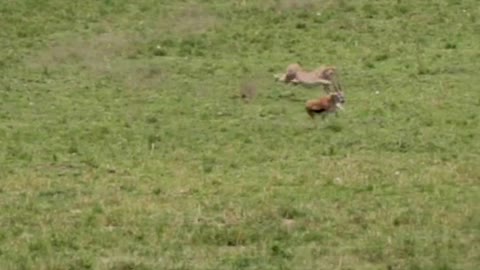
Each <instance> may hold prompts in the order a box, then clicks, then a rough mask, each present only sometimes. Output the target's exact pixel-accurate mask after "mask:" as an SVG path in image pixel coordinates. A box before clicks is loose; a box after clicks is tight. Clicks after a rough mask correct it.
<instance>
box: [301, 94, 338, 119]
mask: <svg viewBox="0 0 480 270" xmlns="http://www.w3.org/2000/svg"><path fill="white" fill-rule="evenodd" d="M344 102H345V99H344V98H343V94H342V93H341V92H335V93H333V94H330V95H328V96H324V97H321V98H317V99H311V100H308V101H307V102H306V103H305V110H306V111H307V113H308V115H309V116H310V117H311V118H312V119H314V118H315V115H316V114H319V115H322V118H325V116H326V115H327V114H328V113H335V114H337V109H341V110H343V106H342V104H343V103H344Z"/></svg>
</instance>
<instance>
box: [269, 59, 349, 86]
mask: <svg viewBox="0 0 480 270" xmlns="http://www.w3.org/2000/svg"><path fill="white" fill-rule="evenodd" d="M274 77H275V79H276V80H278V81H281V82H285V83H293V84H300V85H302V86H305V87H316V86H319V85H320V86H322V85H323V87H324V90H325V91H326V92H327V93H330V92H331V91H330V87H332V86H333V89H334V91H335V92H340V91H343V90H342V86H341V85H340V82H339V80H338V72H337V69H336V67H333V66H326V67H320V68H317V69H315V70H312V71H306V70H304V69H303V68H302V67H301V66H300V65H299V64H297V63H295V64H290V65H288V67H287V70H286V72H285V73H284V74H279V75H274Z"/></svg>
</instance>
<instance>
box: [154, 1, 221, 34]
mask: <svg viewBox="0 0 480 270" xmlns="http://www.w3.org/2000/svg"><path fill="white" fill-rule="evenodd" d="M168 15H169V18H168V19H165V18H158V21H157V22H156V27H155V28H156V31H157V32H158V34H162V33H163V32H171V33H175V34H179V35H182V36H183V35H192V34H201V33H204V32H207V31H208V30H210V29H212V28H214V27H215V26H216V25H218V24H220V21H219V18H218V17H216V16H215V15H214V14H212V12H210V11H209V10H207V9H205V7H202V6H200V5H198V4H191V5H187V6H184V7H182V8H180V9H177V10H173V11H172V12H171V13H169V14H168Z"/></svg>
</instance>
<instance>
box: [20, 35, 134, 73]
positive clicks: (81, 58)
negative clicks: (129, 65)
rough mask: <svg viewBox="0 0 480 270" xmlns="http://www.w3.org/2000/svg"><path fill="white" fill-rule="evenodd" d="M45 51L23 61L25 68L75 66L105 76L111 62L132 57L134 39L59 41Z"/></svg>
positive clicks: (98, 36) (72, 38)
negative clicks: (25, 61)
mask: <svg viewBox="0 0 480 270" xmlns="http://www.w3.org/2000/svg"><path fill="white" fill-rule="evenodd" d="M60 40H61V41H55V42H53V43H52V44H51V45H50V46H49V48H47V49H45V50H43V51H41V52H39V53H38V54H35V55H33V56H31V57H29V58H28V59H27V63H26V65H27V67H31V68H34V69H37V68H46V69H49V70H52V69H53V70H54V69H56V68H58V67H60V66H63V65H76V66H78V67H81V68H83V69H88V70H89V71H92V72H93V73H97V74H100V75H103V74H105V73H106V72H108V71H109V70H110V69H111V62H112V59H114V58H116V57H119V56H120V57H122V56H123V57H128V56H129V55H131V54H132V53H134V51H135V49H136V44H137V43H138V38H136V37H135V36H133V35H130V34H127V33H116V32H106V33H101V34H99V35H96V36H93V37H80V36H74V37H71V38H66V37H63V38H62V39H60Z"/></svg>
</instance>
